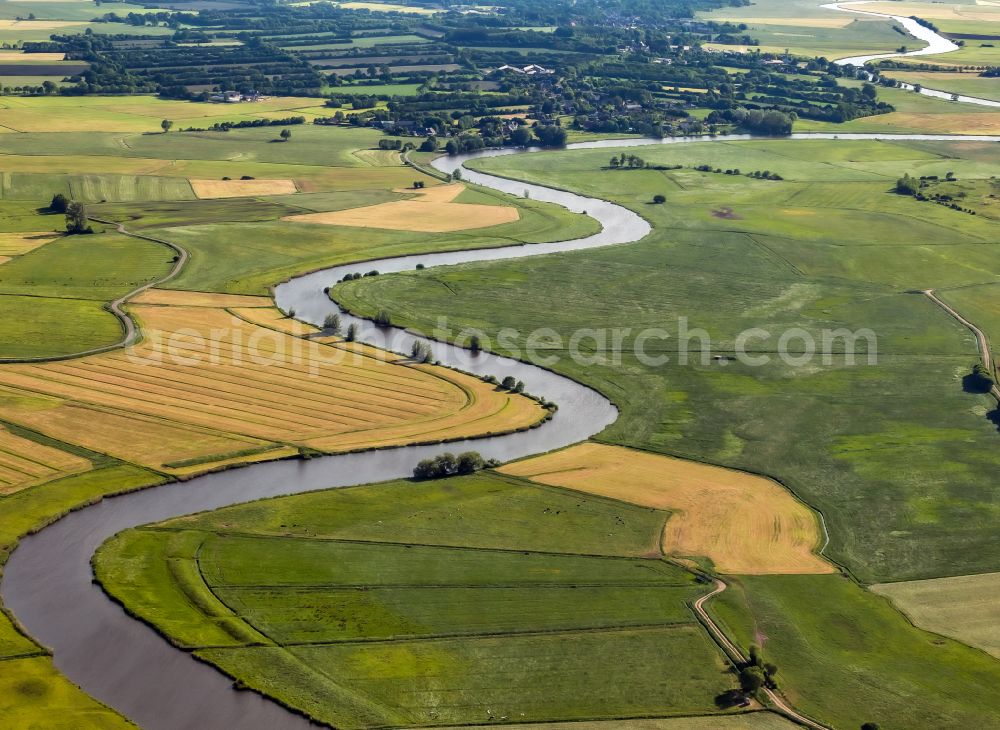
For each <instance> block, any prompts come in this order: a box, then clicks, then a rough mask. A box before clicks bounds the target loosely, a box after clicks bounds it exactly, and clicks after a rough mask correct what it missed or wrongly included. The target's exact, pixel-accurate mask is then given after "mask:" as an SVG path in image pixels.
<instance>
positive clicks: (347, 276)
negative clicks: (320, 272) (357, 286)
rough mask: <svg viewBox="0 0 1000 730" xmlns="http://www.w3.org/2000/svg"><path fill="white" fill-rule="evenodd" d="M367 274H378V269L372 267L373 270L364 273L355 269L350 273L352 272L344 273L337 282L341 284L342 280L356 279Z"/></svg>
mask: <svg viewBox="0 0 1000 730" xmlns="http://www.w3.org/2000/svg"><path fill="white" fill-rule="evenodd" d="M366 276H378V269H372V270H371V271H368V272H366V273H364V274H362V273H359V272H357V271H355V272H353V273H350V274H344V275H343V276H342V277H341V278H340V281H338V282H337V283H338V284H339V283H340V282H342V281H356V280H357V279H361V278H364V277H366Z"/></svg>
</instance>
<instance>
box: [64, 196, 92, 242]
mask: <svg viewBox="0 0 1000 730" xmlns="http://www.w3.org/2000/svg"><path fill="white" fill-rule="evenodd" d="M89 223H90V219H89V218H88V217H87V206H85V205H84V204H83V203H80V202H77V201H73V202H72V203H70V204H69V205H67V206H66V232H67V233H69V234H70V235H74V234H77V233H93V232H94V229H93V228H91V227H90V225H89Z"/></svg>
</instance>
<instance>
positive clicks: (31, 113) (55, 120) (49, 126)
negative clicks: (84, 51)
mask: <svg viewBox="0 0 1000 730" xmlns="http://www.w3.org/2000/svg"><path fill="white" fill-rule="evenodd" d="M0 22H2V21H0ZM77 25H82V24H77ZM107 25H108V26H109V27H113V24H107ZM147 30H149V29H148V28H147ZM50 34H51V31H49V32H48V33H46V34H45V36H46V39H47V37H48V35H50ZM3 35H4V33H3V32H2V28H0V39H2V38H3ZM0 110H2V112H3V123H4V126H6V127H9V128H11V129H13V130H15V131H19V132H131V133H143V132H146V133H150V132H154V133H155V132H159V131H160V121H161V120H163V119H171V120H173V121H174V122H175V123H176V124H177V126H178V127H181V126H196V127H210V126H211V125H212V124H214V123H215V122H226V121H230V122H235V121H242V120H253V119H280V118H284V117H288V116H292V115H296V116H305V117H307V118H308V119H310V120H311V119H313V118H315V117H317V116H327V115H328V113H329V112H328V111H327V110H326V108H324V106H323V103H322V100H321V99H314V98H310V97H274V98H272V99H269V100H267V101H261V102H256V103H246V104H205V103H194V102H187V101H172V100H165V99H159V98H157V97H155V96H129V97H124V98H121V97H107V96H74V97H46V98H32V97H16V96H6V97H4V98H3V100H2V101H0ZM174 136H177V137H179V136H180V135H177V134H176V133H172V135H171V138H173V137H174ZM271 136H272V137H276V136H277V132H275V131H274V130H271Z"/></svg>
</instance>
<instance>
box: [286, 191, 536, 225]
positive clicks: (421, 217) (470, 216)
mask: <svg viewBox="0 0 1000 730" xmlns="http://www.w3.org/2000/svg"><path fill="white" fill-rule="evenodd" d="M464 189H465V186H463V185H461V184H452V185H438V186H436V187H432V188H426V189H424V190H421V191H419V192H420V196H419V197H417V198H414V199H412V200H397V201H393V202H391V203H380V204H378V205H368V206H365V207H363V208H349V209H347V210H337V211H333V212H329V213H305V214H302V215H290V216H286V217H284V218H282V220H285V221H292V222H295V223H315V224H321V225H328V226H352V227H355V228H381V229H387V230H392V231H418V232H420V233H447V232H450V231H467V230H470V229H473V228H488V227H490V226H498V225H501V224H503V223H513V222H514V221H517V220H519V219H520V213H519V212H518V209H517V208H515V207H513V206H504V205H480V204H477V203H453V202H451V201H453V200H454V199H455V198H457V197H458V196H459V195H460V194H461V193H462V190H464ZM395 192H397V193H404V192H405V193H413V192H414V190H413V189H411V188H408V189H405V190H396V191H395Z"/></svg>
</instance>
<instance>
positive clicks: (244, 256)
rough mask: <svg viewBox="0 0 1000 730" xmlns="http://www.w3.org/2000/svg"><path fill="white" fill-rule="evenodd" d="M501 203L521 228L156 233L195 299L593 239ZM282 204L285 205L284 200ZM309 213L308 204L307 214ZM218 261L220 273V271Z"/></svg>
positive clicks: (565, 222)
mask: <svg viewBox="0 0 1000 730" xmlns="http://www.w3.org/2000/svg"><path fill="white" fill-rule="evenodd" d="M409 172H412V173H413V174H412V175H411V178H413V177H420V176H419V174H418V173H416V172H415V171H409ZM382 195H384V193H381V192H380V193H377V194H376V197H375V198H374V200H377V199H378V198H379V197H380V196H382ZM501 198H502V200H503V201H504V202H506V203H508V204H514V205H517V206H518V208H519V210H520V216H521V217H520V220H518V221H516V222H513V223H505V224H502V225H499V226H493V227H490V228H482V229H475V230H471V231H459V232H454V233H442V234H427V233H412V232H409V231H391V230H380V229H374V228H364V229H361V228H351V227H346V226H327V225H316V224H307V223H293V222H288V221H271V222H262V223H246V224H245V225H240V226H231V225H226V224H222V223H206V224H203V225H189V226H185V227H183V228H164V229H162V230H161V231H160V232H161V234H162V235H163V237H165V238H166V239H168V240H170V241H172V242H174V243H177V244H179V245H181V246H183V247H184V248H186V249H187V250H188V251H189V252H190V253H191V260H190V261H189V262H188V264H187V266H186V267H185V268H184V270H183V271H182V272H181V274H180V276H178V277H177V278H176V279H174V280H173V281H171V282H170V284H169V286H170V287H171V288H176V289H193V290H195V291H226V292H231V293H243V294H263V293H266V292H267V290H268V288H269V287H270V286H272V285H273V284H275V283H277V282H279V281H282V280H284V279H286V278H289V277H291V276H294V275H296V274H300V273H302V272H304V271H309V270H312V269H318V268H322V267H326V266H333V265H336V264H342V263H347V262H351V261H364V260H366V259H373V258H381V257H386V256H397V255H401V254H410V253H422V252H433V251H454V250H458V249H463V248H479V247H492V246H508V245H511V244H515V243H526V244H528V243H541V242H544V241H558V240H564V239H570V238H576V237H578V236H585V235H588V234H590V233H594V232H596V225H595V223H594V221H593V219H592V218H588V217H586V216H583V215H579V214H574V213H569V212H567V211H566V210H565V209H564V208H560V207H557V206H554V205H550V204H547V203H540V202H536V201H531V200H520V199H515V198H511V197H507V196H501ZM284 200H285V201H286V203H287V202H288V200H289V199H288V198H284ZM494 200H496V198H495V197H494ZM308 205H309V203H308V201H307V203H306V206H305V207H306V208H308ZM330 209H331V210H332V209H335V208H330ZM303 212H306V211H303ZM220 261H224V262H225V265H224V266H221V267H220V266H219V262H220ZM359 265H360V264H359ZM331 283H332V282H331Z"/></svg>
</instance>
